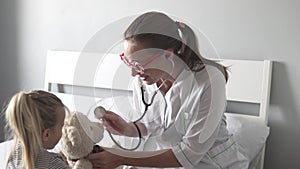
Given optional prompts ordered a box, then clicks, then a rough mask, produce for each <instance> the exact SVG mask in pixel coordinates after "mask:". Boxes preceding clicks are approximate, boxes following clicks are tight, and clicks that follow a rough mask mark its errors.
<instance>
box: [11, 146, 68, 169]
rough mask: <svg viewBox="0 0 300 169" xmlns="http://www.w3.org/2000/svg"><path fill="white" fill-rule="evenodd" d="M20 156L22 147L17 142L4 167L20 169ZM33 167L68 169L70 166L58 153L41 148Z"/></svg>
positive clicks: (39, 168) (37, 168)
mask: <svg viewBox="0 0 300 169" xmlns="http://www.w3.org/2000/svg"><path fill="white" fill-rule="evenodd" d="M21 157H22V147H21V144H20V143H19V144H17V145H16V149H15V151H14V152H13V153H12V154H11V155H10V157H9V158H8V162H7V167H6V168H8V169H20V168H21V166H22V165H21ZM35 169H70V167H69V166H68V165H67V164H66V163H65V162H64V161H63V159H62V157H61V156H60V155H58V154H56V153H52V152H48V151H47V150H45V149H42V150H41V152H40V153H39V154H38V157H37V160H36V161H35Z"/></svg>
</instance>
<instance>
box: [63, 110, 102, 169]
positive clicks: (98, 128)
mask: <svg viewBox="0 0 300 169" xmlns="http://www.w3.org/2000/svg"><path fill="white" fill-rule="evenodd" d="M103 132H104V127H103V125H102V124H100V123H97V122H92V121H90V120H89V119H88V117H87V116H86V115H84V114H82V113H80V112H72V113H71V114H70V115H69V116H68V117H67V119H66V121H65V124H64V126H63V129H62V137H61V151H62V153H63V154H64V156H65V157H66V159H67V161H68V164H69V166H70V167H72V168H73V169H92V168H93V166H92V163H91V162H90V161H89V160H87V159H85V158H84V157H86V156H87V155H88V154H90V153H92V152H93V151H96V152H97V151H98V150H97V149H99V146H96V147H95V144H96V143H98V142H100V141H101V140H102V138H103ZM95 148H96V149H95Z"/></svg>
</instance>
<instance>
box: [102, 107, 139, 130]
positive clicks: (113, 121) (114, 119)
mask: <svg viewBox="0 0 300 169" xmlns="http://www.w3.org/2000/svg"><path fill="white" fill-rule="evenodd" d="M103 120H104V126H105V127H106V130H108V131H110V132H111V133H112V134H116V135H125V136H132V135H133V133H134V132H135V127H134V125H133V124H132V123H127V122H126V121H125V120H124V119H122V117H120V116H119V115H117V114H115V113H114V112H111V111H106V113H105V115H104V116H103Z"/></svg>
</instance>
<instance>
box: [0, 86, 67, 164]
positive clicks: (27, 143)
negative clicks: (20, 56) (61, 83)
mask: <svg viewBox="0 0 300 169" xmlns="http://www.w3.org/2000/svg"><path fill="white" fill-rule="evenodd" d="M58 107H65V105H64V104H63V103H62V101H61V100H60V99H59V98H58V97H56V96H55V95H54V94H51V93H49V92H45V91H42V90H34V91H31V92H29V93H25V92H24V91H21V92H19V93H17V94H15V95H14V96H13V97H12V99H11V100H10V102H9V104H8V107H7V109H6V112H5V116H6V122H7V125H8V126H7V127H8V128H9V129H10V130H11V131H10V132H11V134H12V135H13V136H14V139H15V140H16V142H19V143H20V144H21V147H22V157H21V158H22V160H21V161H22V168H26V169H33V168H34V162H35V160H36V158H37V155H38V153H39V152H40V150H41V148H42V146H43V143H42V132H43V130H44V129H47V128H53V127H55V125H56V124H57V113H56V111H57V108H58ZM65 108H66V107H65ZM12 151H14V150H12Z"/></svg>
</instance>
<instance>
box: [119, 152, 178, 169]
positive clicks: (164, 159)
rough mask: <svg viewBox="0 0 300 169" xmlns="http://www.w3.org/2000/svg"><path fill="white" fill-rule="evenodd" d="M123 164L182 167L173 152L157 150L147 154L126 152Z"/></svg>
mask: <svg viewBox="0 0 300 169" xmlns="http://www.w3.org/2000/svg"><path fill="white" fill-rule="evenodd" d="M127 153H128V154H127V155H126V156H124V157H123V164H124V165H128V166H136V167H159V168H161V167H182V165H181V164H180V163H179V162H178V160H177V159H176V157H175V155H174V153H173V151H172V150H171V149H168V150H159V151H149V152H127Z"/></svg>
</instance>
